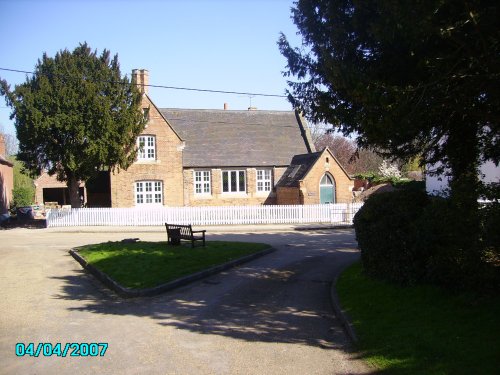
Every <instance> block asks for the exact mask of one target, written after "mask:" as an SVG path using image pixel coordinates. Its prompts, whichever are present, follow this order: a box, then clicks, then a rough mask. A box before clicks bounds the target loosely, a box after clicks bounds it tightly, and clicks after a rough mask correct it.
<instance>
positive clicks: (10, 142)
mask: <svg viewBox="0 0 500 375" xmlns="http://www.w3.org/2000/svg"><path fill="white" fill-rule="evenodd" d="M0 135H1V136H3V139H4V141H5V153H6V155H4V156H12V155H15V154H17V150H18V149H19V145H18V142H17V138H16V137H15V136H13V135H12V134H9V133H7V132H5V130H4V127H3V125H1V124H0Z"/></svg>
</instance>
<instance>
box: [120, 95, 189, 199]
mask: <svg viewBox="0 0 500 375" xmlns="http://www.w3.org/2000/svg"><path fill="white" fill-rule="evenodd" d="M142 107H143V108H149V121H148V123H147V127H146V129H144V131H143V132H142V134H143V135H154V136H155V141H156V159H155V160H152V161H149V160H148V161H136V162H135V163H134V164H132V165H131V166H130V167H129V168H128V170H126V171H123V170H122V171H120V172H114V173H111V206H112V207H133V206H135V195H134V193H135V192H134V184H135V182H137V181H146V180H147V181H161V182H162V183H163V204H164V205H165V206H182V205H184V193H183V174H182V149H183V142H182V141H181V140H180V139H179V137H178V136H177V134H175V132H174V131H173V130H172V128H171V127H170V125H168V123H167V122H166V121H165V119H164V118H163V117H162V116H161V114H160V112H159V111H158V109H157V108H156V106H155V105H154V104H153V103H152V102H151V101H150V99H149V97H148V96H146V95H144V96H143V102H142Z"/></svg>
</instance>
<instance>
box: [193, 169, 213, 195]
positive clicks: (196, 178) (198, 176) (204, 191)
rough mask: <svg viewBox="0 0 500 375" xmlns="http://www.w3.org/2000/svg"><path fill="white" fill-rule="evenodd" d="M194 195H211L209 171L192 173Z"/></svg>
mask: <svg viewBox="0 0 500 375" xmlns="http://www.w3.org/2000/svg"><path fill="white" fill-rule="evenodd" d="M193 182H194V193H195V194H196V195H208V194H210V193H211V191H212V190H211V189H212V185H211V179H210V171H194V172H193Z"/></svg>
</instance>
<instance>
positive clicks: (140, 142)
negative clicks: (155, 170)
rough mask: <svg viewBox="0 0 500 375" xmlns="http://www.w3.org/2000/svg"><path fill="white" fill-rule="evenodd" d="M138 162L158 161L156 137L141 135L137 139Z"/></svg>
mask: <svg viewBox="0 0 500 375" xmlns="http://www.w3.org/2000/svg"><path fill="white" fill-rule="evenodd" d="M137 148H138V152H137V160H156V137H155V136H154V135H140V136H138V137H137Z"/></svg>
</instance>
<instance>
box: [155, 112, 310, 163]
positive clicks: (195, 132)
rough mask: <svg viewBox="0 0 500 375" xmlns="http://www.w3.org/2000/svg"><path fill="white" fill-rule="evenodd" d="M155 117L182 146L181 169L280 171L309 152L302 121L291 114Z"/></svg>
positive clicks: (177, 114)
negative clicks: (163, 121)
mask: <svg viewBox="0 0 500 375" xmlns="http://www.w3.org/2000/svg"><path fill="white" fill-rule="evenodd" d="M160 112H161V113H162V115H163V116H164V117H165V118H166V119H167V121H168V122H169V123H170V125H171V126H172V127H173V128H174V130H175V132H176V133H177V134H179V136H180V137H181V138H182V139H183V140H184V141H185V142H186V147H185V149H184V156H183V158H184V161H183V165H184V167H243V166H286V165H289V163H290V160H291V159H292V157H293V155H296V154H304V153H307V152H309V151H310V150H311V149H312V151H314V145H312V142H311V141H310V136H308V135H307V134H309V133H308V132H309V130H307V131H305V130H304V129H303V125H302V124H303V123H304V124H305V121H304V122H302V121H303V120H302V119H301V118H300V117H299V116H296V114H295V112H292V111H290V112H280V111H260V110H253V111H233V110H204V109H160ZM305 126H307V125H305ZM308 147H309V148H308Z"/></svg>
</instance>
